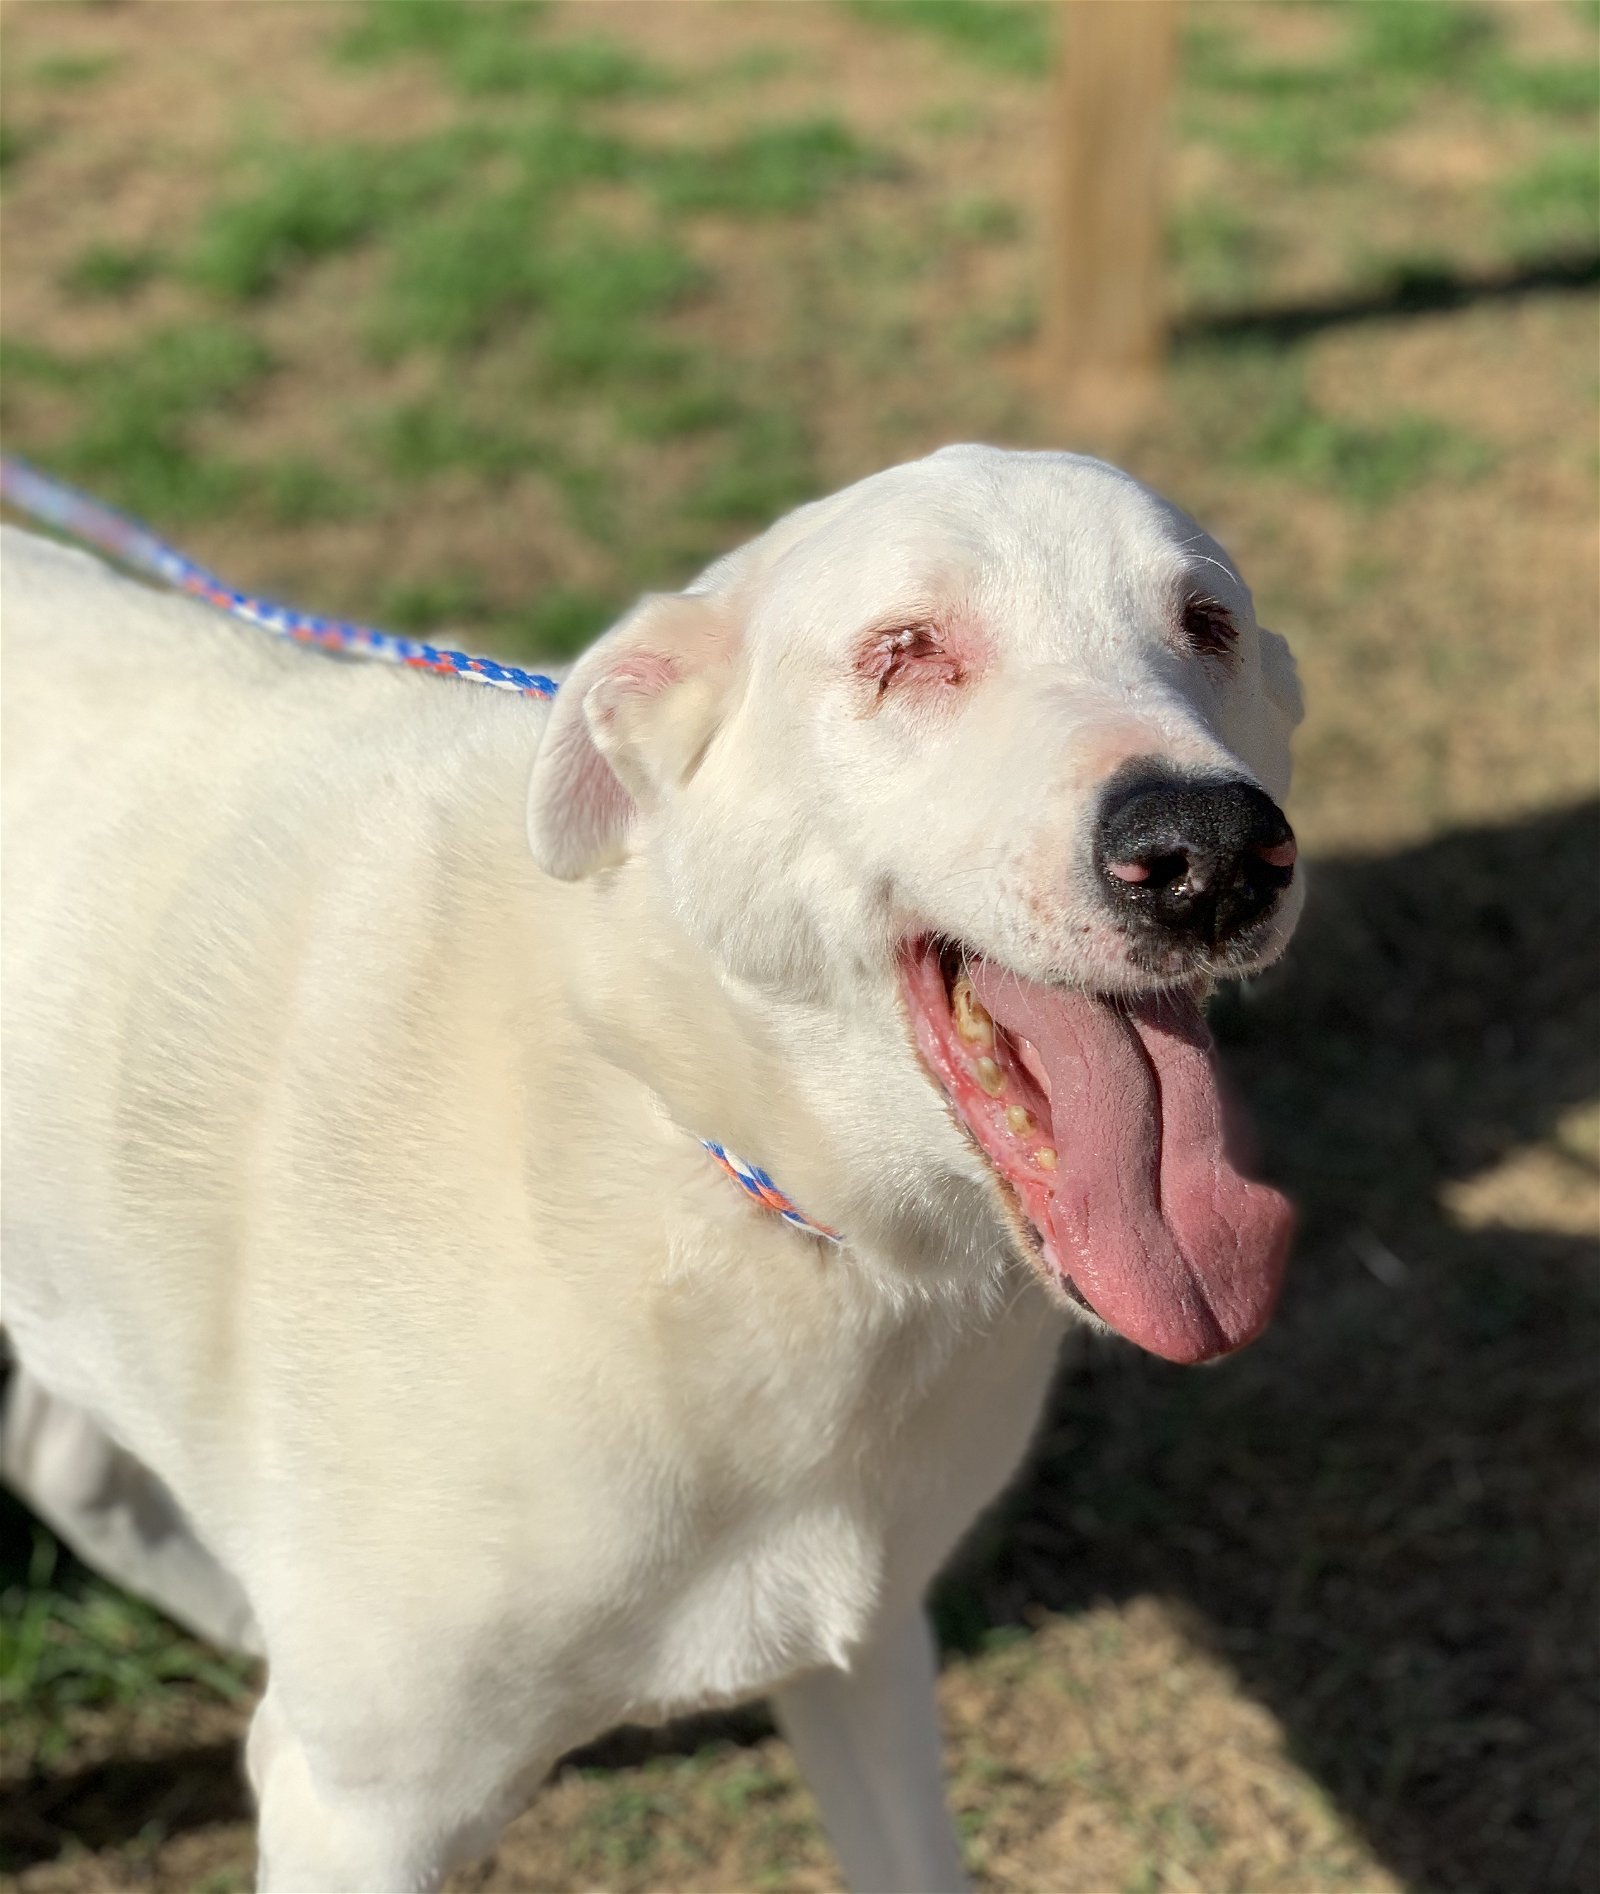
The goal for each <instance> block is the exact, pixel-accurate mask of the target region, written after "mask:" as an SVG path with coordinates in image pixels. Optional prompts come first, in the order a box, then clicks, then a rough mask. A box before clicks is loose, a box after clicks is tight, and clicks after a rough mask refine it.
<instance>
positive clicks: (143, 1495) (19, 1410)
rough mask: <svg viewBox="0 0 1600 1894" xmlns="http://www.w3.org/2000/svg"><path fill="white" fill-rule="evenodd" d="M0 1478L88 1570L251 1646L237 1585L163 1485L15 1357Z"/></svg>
mask: <svg viewBox="0 0 1600 1894" xmlns="http://www.w3.org/2000/svg"><path fill="white" fill-rule="evenodd" d="M0 1478H3V1479H4V1480H5V1483H6V1485H7V1486H9V1487H10V1488H11V1490H12V1491H13V1492H14V1493H16V1494H17V1496H18V1497H19V1498H20V1499H22V1500H25V1501H26V1502H27V1504H28V1505H29V1506H31V1507H32V1508H33V1510H34V1511H35V1512H36V1513H37V1514H38V1515H39V1517H40V1518H41V1519H43V1520H44V1521H45V1523H46V1524H47V1525H48V1526H50V1527H51V1529H52V1530H53V1531H54V1532H55V1533H56V1534H57V1535H58V1536H59V1537H60V1538H62V1539H64V1540H65V1541H66V1543H67V1544H68V1545H69V1546H71V1548H72V1549H73V1551H74V1552H76V1553H77V1555H78V1556H79V1558H81V1559H83V1560H84V1561H85V1563H87V1564H89V1565H92V1566H93V1567H94V1568H95V1570H96V1571H98V1572H102V1573H104V1575H105V1576H106V1577H107V1578H109V1579H112V1580H114V1581H115V1582H116V1583H117V1584H119V1585H121V1586H123V1587H124V1588H125V1589H126V1590H128V1591H131V1592H134V1593H135V1594H137V1595H138V1596H139V1597H141V1598H144V1599H147V1600H148V1601H149V1602H150V1603H151V1604H153V1605H156V1606H158V1607H159V1608H160V1609H161V1610H162V1611H164V1612H166V1613H167V1614H168V1616H169V1617H172V1618H176V1619H177V1621H178V1622H179V1623H180V1624H182V1625H185V1626H186V1627H187V1628H188V1629H189V1630H191V1631H194V1632H197V1633H198V1634H199V1635H200V1636H201V1637H203V1638H207V1639H209V1640H210V1641H211V1642H212V1643H213V1644H218V1645H221V1646H223V1647H224V1648H225V1649H230V1650H236V1651H248V1652H250V1653H252V1654H257V1653H259V1650H260V1642H259V1639H258V1636H257V1633H256V1627H255V1621H254V1619H253V1618H252V1616H251V1612H250V1606H249V1603H248V1601H247V1600H246V1598H245V1595H244V1592H243V1591H242V1589H241V1588H240V1586H239V1585H238V1583H237V1582H236V1581H235V1580H234V1579H233V1578H232V1577H230V1576H229V1574H228V1573H227V1572H225V1571H224V1570H223V1568H222V1567H221V1566H220V1565H219V1564H218V1563H217V1561H216V1560H215V1559H214V1558H213V1557H212V1556H211V1554H210V1553H209V1552H208V1551H206V1549H205V1547H204V1546H203V1545H201V1543H200V1541H199V1540H198V1539H197V1538H196V1537H195V1536H194V1533H193V1531H192V1530H191V1529H190V1526H189V1523H188V1521H187V1520H186V1519H185V1518H184V1516H183V1514H182V1512H181V1511H180V1510H179V1508H178V1505H177V1502H176V1501H175V1500H174V1499H173V1497H172V1495H171V1494H170V1493H169V1492H168V1491H167V1489H166V1487H164V1486H163V1485H162V1484H161V1482H160V1481H159V1480H158V1479H157V1478H156V1477H155V1475H154V1474H153V1473H151V1472H150V1471H149V1469H148V1468H146V1467H144V1466H142V1465H140V1463H139V1462H138V1461H137V1460H136V1459H134V1457H133V1455H132V1454H130V1453H127V1452H125V1451H124V1450H123V1449H122V1448H121V1447H119V1446H118V1445H117V1444H116V1442H115V1441H113V1440H112V1439H111V1438H110V1436H109V1435H108V1434H107V1433H106V1432H105V1431H104V1429H103V1428H102V1427H101V1426H100V1425H99V1423H98V1422H97V1421H96V1420H95V1419H94V1418H93V1416H91V1415H89V1414H87V1413H85V1411H84V1410H83V1409H82V1408H81V1407H78V1406H75V1405H74V1404H73V1403H72V1402H71V1401H64V1400H63V1399H62V1398H61V1397H60V1395H58V1394H52V1393H50V1391H49V1390H48V1389H46V1388H44V1387H42V1386H41V1385H40V1384H39V1382H37V1381H36V1380H35V1379H34V1378H33V1376H32V1375H30V1374H29V1372H28V1370H27V1369H26V1367H23V1366H22V1365H20V1364H19V1365H18V1366H17V1367H16V1368H14V1369H13V1371H12V1375H11V1384H10V1387H9V1389H8V1391H7V1396H6V1407H5V1421H4V1425H3V1427H0Z"/></svg>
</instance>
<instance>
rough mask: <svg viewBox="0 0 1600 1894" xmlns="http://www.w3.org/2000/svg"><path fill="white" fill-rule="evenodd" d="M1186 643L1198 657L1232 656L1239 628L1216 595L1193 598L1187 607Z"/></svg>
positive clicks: (1184, 617) (1184, 640) (1185, 619)
mask: <svg viewBox="0 0 1600 1894" xmlns="http://www.w3.org/2000/svg"><path fill="white" fill-rule="evenodd" d="M1183 642H1184V645H1185V646H1186V647H1187V649H1189V650H1190V651H1192V652H1193V653H1194V655H1195V656H1196V657H1197V658H1226V657H1231V656H1232V655H1233V648H1234V646H1235V645H1236V644H1237V643H1238V642H1239V627H1238V626H1237V625H1236V624H1235V623H1234V622H1233V619H1232V618H1231V616H1230V615H1229V613H1228V608H1227V607H1226V606H1225V605H1220V604H1218V602H1217V601H1216V600H1215V599H1214V598H1192V599H1190V600H1189V601H1188V602H1187V603H1186V604H1185V606H1184V608H1183Z"/></svg>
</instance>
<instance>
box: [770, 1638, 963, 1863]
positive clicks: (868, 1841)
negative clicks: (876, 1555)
mask: <svg viewBox="0 0 1600 1894" xmlns="http://www.w3.org/2000/svg"><path fill="white" fill-rule="evenodd" d="M936 1668H937V1667H936V1663H935V1658H934V1649H933V1638H932V1635H931V1633H930V1631H929V1629H928V1623H927V1620H926V1618H924V1616H923V1614H922V1612H921V1611H920V1610H918V1611H914V1612H911V1613H910V1614H908V1615H907V1616H905V1617H903V1618H902V1619H900V1620H899V1621H898V1622H897V1623H895V1624H893V1625H891V1626H888V1627H886V1628H885V1629H884V1630H883V1631H882V1632H881V1633H879V1634H878V1635H877V1636H876V1637H874V1639H873V1640H872V1642H871V1643H869V1644H868V1645H866V1646H865V1647H864V1648H863V1649H862V1650H860V1651H859V1652H857V1654H856V1656H855V1659H854V1662H853V1663H852V1665H851V1667H850V1669H849V1670H847V1671H846V1670H819V1671H813V1672H812V1673H811V1674H810V1675H808V1676H805V1677H801V1678H798V1679H796V1681H795V1682H794V1683H792V1684H786V1685H785V1686H784V1688H783V1689H782V1690H780V1691H778V1692H777V1693H776V1694H775V1696H774V1698H773V1707H774V1709H775V1710H776V1712H777V1717H778V1727H779V1728H780V1729H781V1730H782V1731H783V1733H784V1735H785V1736H786V1737H787V1738H788V1739H789V1742H790V1744H791V1746H792V1747H793V1749H794V1752H795V1754H796V1755H797V1756H798V1757H799V1759H800V1766H801V1768H802V1769H803V1770H804V1771H805V1775H806V1780H807V1781H808V1782H809V1783H810V1784H811V1787H812V1791H813V1793H814V1794H815V1795H816V1798H817V1802H818V1804H819V1806H820V1807H821V1810H822V1821H823V1826H824V1827H825V1828H826V1829H827V1831H828V1837H829V1839H830V1840H831V1841H832V1843H833V1846H834V1849H835V1851H836V1852H837V1854H838V1856H839V1861H840V1865H841V1866H842V1867H843V1868H844V1872H845V1878H846V1880H848V1882H849V1883H850V1885H851V1887H852V1888H854V1889H856V1890H857V1894H952V1891H953V1890H957V1889H961V1888H964V1887H965V1886H966V1885H967V1882H966V1877H965V1875H964V1874H963V1872H962V1867H961V1849H960V1845H959V1844H958V1842H957V1841H956V1836H955V1830H954V1829H953V1827H952V1826H951V1823H950V1816H949V1813H948V1811H947V1809H946V1807H945V1800H944V1779H943V1770H942V1768H941V1765H940V1758H939V1706H938V1700H937V1698H936V1696H935V1693H934V1679H935V1675H936Z"/></svg>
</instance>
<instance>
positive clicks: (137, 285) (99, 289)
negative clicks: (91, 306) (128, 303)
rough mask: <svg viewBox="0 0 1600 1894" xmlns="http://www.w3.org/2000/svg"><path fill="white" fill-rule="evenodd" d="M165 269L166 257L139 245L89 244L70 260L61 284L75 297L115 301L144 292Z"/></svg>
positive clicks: (159, 252)
mask: <svg viewBox="0 0 1600 1894" xmlns="http://www.w3.org/2000/svg"><path fill="white" fill-rule="evenodd" d="M166 267H167V259H166V256H165V254H164V253H163V252H162V251H160V250H155V249H150V248H147V247H144V246H141V245H136V244H133V245H130V244H120V243H92V244H90V245H89V246H88V248H87V249H85V250H82V251H80V252H79V254H78V255H77V256H76V257H75V258H74V259H73V261H72V263H71V265H70V266H69V267H68V269H67V271H66V274H65V276H64V277H63V279H62V281H63V283H64V285H65V287H66V288H67V289H68V290H70V291H71V292H72V294H73V295H74V296H82V297H85V298H88V299H97V300H104V301H116V300H117V299H119V298H121V297H124V296H130V295H132V294H133V292H134V291H135V290H139V289H143V287H144V286H145V284H146V283H148V282H151V281H152V280H153V279H154V278H156V277H157V276H159V275H161V273H162V272H163V271H164V270H165V269H166Z"/></svg>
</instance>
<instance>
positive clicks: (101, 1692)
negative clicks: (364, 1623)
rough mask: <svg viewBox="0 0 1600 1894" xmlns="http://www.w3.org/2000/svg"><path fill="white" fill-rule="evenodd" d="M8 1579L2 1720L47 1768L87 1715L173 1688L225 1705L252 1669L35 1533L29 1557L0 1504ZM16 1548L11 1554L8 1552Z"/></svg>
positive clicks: (1, 1625) (17, 1525) (0, 1609)
mask: <svg viewBox="0 0 1600 1894" xmlns="http://www.w3.org/2000/svg"><path fill="white" fill-rule="evenodd" d="M5 1526H6V1531H5V1540H6V1544H7V1551H8V1554H11V1555H12V1556H10V1557H8V1561H7V1570H6V1572H5V1574H4V1577H3V1579H0V1713H3V1714H4V1716H5V1718H6V1719H7V1721H8V1723H10V1725H11V1728H10V1731H9V1737H10V1740H11V1741H12V1742H16V1743H19V1744H26V1746H27V1747H28V1748H30V1749H32V1750H33V1752H34V1754H35V1756H36V1757H37V1760H38V1761H39V1762H41V1763H45V1764H48V1763H49V1761H50V1760H51V1758H52V1756H53V1755H55V1754H58V1753H59V1751H60V1749H61V1747H62V1745H63V1743H64V1742H65V1741H66V1731H67V1726H68V1724H69V1722H70V1720H71V1718H72V1717H73V1715H74V1714H75V1713H78V1712H81V1711H84V1710H106V1709H126V1708H128V1707H129V1706H132V1705H137V1704H140V1703H143V1702H145V1701H146V1700H148V1699H150V1698H151V1697H153V1696H155V1695H156V1694H158V1693H159V1692H161V1691H162V1690H163V1689H165V1688H166V1687H167V1686H169V1685H172V1684H174V1683H178V1684H191V1685H197V1686H200V1687H201V1688H203V1689H204V1690H206V1691H208V1692H210V1693H212V1694H213V1695H216V1696H220V1697H223V1698H226V1699H229V1700H235V1699H238V1698H240V1697H242V1696H243V1694H244V1692H245V1689H246V1687H247V1678H248V1668H249V1667H248V1666H247V1665H245V1664H244V1663H242V1662H234V1661H231V1660H229V1659H225V1658H220V1657H218V1656H216V1655H215V1654H214V1653H213V1652H211V1651H210V1650H208V1649H207V1648H206V1647H205V1646H204V1645H201V1644H199V1643H197V1642H195V1641H194V1640H193V1639H191V1638H187V1637H183V1636H181V1635H179V1634H178V1633H177V1632H175V1631H174V1629H173V1626H172V1625H171V1623H170V1622H169V1621H168V1620H167V1619H165V1618H163V1617H162V1616H161V1615H160V1613H159V1612H156V1611H153V1610H151V1609H150V1607H149V1606H147V1605H143V1604H140V1603H139V1602H138V1601H137V1600H136V1599H133V1598H129V1597H128V1596H127V1595H126V1594H125V1593H123V1592H120V1591H118V1590H117V1589H116V1588H115V1587H114V1586H111V1585H107V1584H105V1583H104V1582H103V1581H102V1580H100V1579H98V1578H95V1577H93V1576H92V1575H91V1574H89V1573H87V1572H85V1571H84V1570H83V1569H82V1567H80V1566H78V1565H77V1564H76V1563H75V1562H74V1561H70V1560H68V1559H66V1558H65V1557H64V1555H63V1554H62V1553H61V1552H60V1550H59V1549H58V1547H57V1545H56V1542H55V1540H54V1539H53V1538H51V1536H50V1535H49V1534H48V1533H47V1532H45V1531H44V1530H43V1528H42V1527H34V1528H33V1531H32V1545H31V1552H28V1553H25V1554H23V1555H22V1556H21V1557H17V1556H15V1553H17V1552H20V1551H21V1548H22V1546H23V1545H24V1544H25V1543H26V1542H25V1541H24V1539H23V1533H24V1531H25V1529H26V1528H25V1522H24V1520H23V1518H22V1516H21V1512H20V1509H19V1508H18V1507H17V1506H16V1505H15V1502H12V1501H7V1502H6V1520H5ZM13 1549H15V1550H13Z"/></svg>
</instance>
